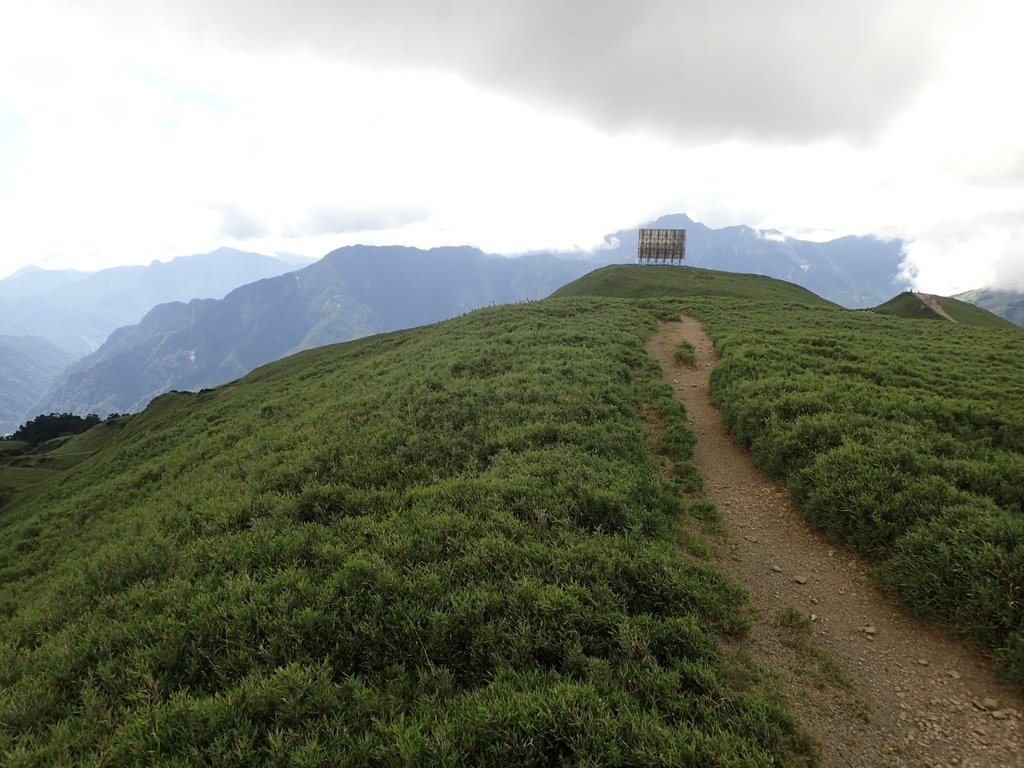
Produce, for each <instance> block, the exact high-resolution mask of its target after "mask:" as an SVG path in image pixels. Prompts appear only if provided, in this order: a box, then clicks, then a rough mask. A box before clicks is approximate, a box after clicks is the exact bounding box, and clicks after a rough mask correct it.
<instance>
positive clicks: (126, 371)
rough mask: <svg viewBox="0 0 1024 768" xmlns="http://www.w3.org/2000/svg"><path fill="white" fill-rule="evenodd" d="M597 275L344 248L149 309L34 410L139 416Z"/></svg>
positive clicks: (466, 256)
mask: <svg viewBox="0 0 1024 768" xmlns="http://www.w3.org/2000/svg"><path fill="white" fill-rule="evenodd" d="M592 267H593V265H592V264H591V263H589V262H584V261H578V260H577V261H567V260H565V259H559V258H556V257H554V256H550V255H535V256H525V257H521V258H515V259H510V258H504V257H501V256H489V255H487V254H484V253H482V252H481V251H478V250H476V249H474V248H468V247H458V248H436V249H433V250H430V251H422V250H419V249H415V248H402V247H369V246H353V247H348V248H341V249H339V250H337V251H334V252H332V253H330V254H328V255H327V256H325V257H324V258H323V259H322V260H320V261H318V262H316V263H315V264H312V265H310V266H308V267H306V268H305V269H301V270H298V271H295V272H292V273H289V274H286V275H281V276H279V277H275V278H269V279H266V280H261V281H258V282H255V283H251V284H249V285H245V286H242V287H241V288H238V289H236V290H234V291H232V292H231V293H229V294H228V295H227V296H226V297H224V299H222V300H219V301H218V300H212V299H206V300H193V301H191V302H189V303H187V304H185V303H180V302H174V303H168V304H162V305H160V306H158V307H156V308H154V309H153V310H152V311H151V312H149V313H148V314H147V315H146V316H145V317H144V318H143V319H142V321H141V322H140V323H138V324H137V325H133V326H128V327H125V328H120V329H118V330H117V331H116V332H114V333H113V334H111V336H110V338H109V339H107V341H106V342H105V343H104V344H103V345H102V346H101V347H100V348H99V349H98V350H96V352H94V353H92V354H90V355H88V356H87V357H85V358H83V359H82V360H79V361H78V362H77V363H76V364H75V365H73V366H71V367H70V368H69V369H68V370H67V371H66V372H65V374H64V376H63V377H61V378H60V379H59V380H58V381H57V382H56V383H55V384H54V385H53V386H52V387H51V388H50V390H49V391H48V392H47V393H46V395H45V396H44V397H43V398H42V399H41V400H40V401H39V402H38V403H36V405H35V406H34V408H33V409H32V410H33V411H34V412H35V413H48V412H51V411H53V412H64V411H69V412H73V413H79V412H91V413H98V414H99V415H101V416H104V415H106V414H107V413H110V412H112V411H115V412H125V411H137V410H140V409H142V408H143V407H145V405H146V404H147V403H148V402H149V400H150V399H152V398H153V397H154V396H156V395H158V394H160V393H162V392H166V391H168V390H171V389H178V390H183V389H184V390H189V389H200V388H203V387H212V386H215V385H217V384H222V383H224V382H226V381H230V380H232V379H235V378H237V377H239V376H242V375H243V374H245V373H248V372H249V371H251V370H252V369H253V368H255V367H257V366H259V365H262V364H264V363H267V362H270V361H272V360H277V359H278V358H281V357H284V356H285V355H288V354H291V353H293V352H298V351H300V350H302V349H308V348H310V347H315V346H320V345H323V344H327V343H330V342H337V341H346V340H349V339H354V338H358V337H360V336H367V335H370V334H373V333H379V332H382V331H391V330H396V329H399V328H408V327H412V326H417V325H424V324H427V323H432V322H436V321H438V320H442V319H446V318H449V317H452V316H454V315H458V314H461V313H463V312H467V311H469V310H471V309H476V308H479V307H482V306H486V305H488V304H504V303H511V302H518V301H526V300H530V299H538V298H542V297H544V296H547V295H548V294H550V293H551V292H552V291H554V290H555V289H556V288H558V287H559V286H561V285H564V284H565V283H567V282H569V281H571V280H574V279H576V278H577V277H579V276H581V275H583V274H585V273H586V272H588V271H590V270H591V269H592Z"/></svg>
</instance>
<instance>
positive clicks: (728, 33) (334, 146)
mask: <svg viewBox="0 0 1024 768" xmlns="http://www.w3.org/2000/svg"><path fill="white" fill-rule="evenodd" d="M0 11H2V12H3V18H4V19H5V21H6V22H7V25H6V26H7V28H9V29H15V30H17V33H16V34H12V35H9V36H8V39H7V40H5V46H4V47H3V48H0V67H2V68H3V71H5V72H8V73H16V75H15V76H12V77H5V78H2V79H0V259H2V260H3V261H2V263H0V274H2V273H4V272H9V271H12V270H13V269H16V268H17V267H18V266H20V265H22V264H24V263H27V262H29V261H41V260H47V261H48V263H51V264H55V265H57V264H66V265H71V264H77V265H80V266H85V267H97V266H102V265H107V264H113V263H123V262H126V261H137V262H145V261H149V260H151V259H153V258H169V257H171V256H174V255H177V254H180V253H192V252H199V251H202V250H208V249H212V248H214V247H217V246H219V245H224V244H231V243H232V242H234V241H237V240H242V239H244V240H245V242H244V247H246V248H247V249H252V250H263V251H266V252H270V251H275V250H284V251H291V252H300V253H304V254H306V255H311V256H319V255H321V254H323V253H325V252H326V251H328V250H331V249H333V248H335V247H338V246H340V245H344V244H346V243H348V242H355V241H362V242H371V243H374V242H376V243H387V242H394V243H401V244H409V245H419V246H432V245H442V244H459V243H469V244H474V245H478V246H480V247H482V248H484V249H486V250H490V251H496V252H514V251H522V250H529V249H541V248H559V249H565V248H572V247H575V246H578V247H591V246H593V245H595V244H596V243H598V242H600V241H601V238H602V236H603V235H604V234H606V233H608V232H611V231H615V230H617V229H622V228H628V227H630V226H633V225H635V224H637V223H640V222H641V221H644V220H648V219H651V218H654V217H656V216H658V215H660V214H664V213H670V212H686V213H689V214H690V215H691V216H693V217H694V218H696V219H698V220H702V221H704V222H705V223H708V224H709V225H712V226H725V225H731V224H737V223H745V224H750V225H752V226H755V227H761V228H766V229H767V228H774V229H778V230H779V231H780V232H781V233H782V234H784V235H794V236H805V237H806V236H813V237H815V238H818V239H820V238H824V237H827V236H829V235H840V234H847V233H857V234H866V233H876V234H879V235H883V236H898V237H904V238H907V239H909V240H912V241H913V243H912V245H911V246H910V247H909V249H908V268H913V269H914V270H915V272H916V274H917V280H918V283H919V285H920V286H921V287H922V288H923V289H925V290H930V291H934V292H939V293H941V292H951V290H952V289H953V288H954V287H956V288H959V287H961V286H962V287H973V286H974V285H976V284H978V281H980V280H982V279H985V280H1003V279H1010V278H1011V277H1014V276H1015V275H1018V274H1020V272H1021V271H1024V269H1022V268H1021V267H1020V264H1021V256H1022V254H1021V250H1020V242H1021V238H1022V236H1024V231H1022V220H1024V216H1022V212H1024V152H1022V150H1021V148H1020V141H1019V137H1020V136H1021V135H1024V117H1022V107H1021V105H1020V102H1019V100H1018V99H1017V97H1016V88H1015V79H1016V73H1018V72H1020V71H1022V70H1024V56H1022V53H1021V46H1019V45H1018V44H1017V40H1016V39H1015V38H1016V35H1017V34H1018V32H1019V30H1020V29H1022V28H1024V10H1022V8H1018V7H1017V4H1016V3H1014V2H1009V0H977V2H972V3H970V4H967V3H958V2H953V1H952V0H947V1H940V2H928V3H925V2H924V1H923V0H901V1H900V2H892V1H891V0H884V2H883V0H864V1H863V2H860V3H852V2H846V1H845V0H817V1H816V2H811V1H810V0H800V1H798V2H793V1H792V0H786V1H785V2H783V0H772V1H770V2H768V1H766V2H763V3H753V2H743V1H742V0H722V1H721V2H718V3H707V2H700V3H698V2H696V0H674V1H673V2H669V0H637V1H634V2H610V3H604V4H601V5H594V4H593V3H589V2H588V3H584V2H582V0H567V1H566V2H562V3H556V4H551V3H541V2H540V0H506V1H503V2H500V3H499V2H490V3H488V2H483V1H481V2H479V3H465V2H457V1H456V0H429V1H428V0H422V1H421V2H416V3H413V2H411V0H405V1H402V0H379V2H376V3H373V4H367V3H355V2H344V1H341V0H339V1H337V2H326V0H303V1H301V2H300V1H298V0H295V1H293V2H289V3H284V2H283V1H282V0H261V2H258V3H253V2H246V3H244V4H243V3H241V2H237V1H236V0H220V1H219V2H216V3H209V2H203V3H199V2H197V0H175V1H174V2H171V0H132V2H127V0H124V1H123V2H122V1H119V0H75V2H74V3H71V2H70V0H63V1H61V0H37V2H33V3H31V4H29V3H15V2H13V0H0ZM1014 279H1016V278H1015V277H1014Z"/></svg>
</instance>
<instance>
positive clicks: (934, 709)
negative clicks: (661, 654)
mask: <svg viewBox="0 0 1024 768" xmlns="http://www.w3.org/2000/svg"><path fill="white" fill-rule="evenodd" d="M684 340H685V341H688V342H690V343H691V344H692V345H693V346H694V349H695V353H696V354H695V364H694V365H683V364H680V363H678V362H677V361H675V360H674V359H673V357H672V353H673V351H674V350H675V349H676V348H677V347H678V346H679V344H680V342H682V341H684ZM648 351H649V352H650V353H651V354H652V355H653V356H654V357H655V358H656V359H657V360H658V361H659V362H660V363H661V366H662V370H663V371H664V374H665V378H666V380H667V381H669V382H670V383H671V384H672V386H673V389H674V390H675V394H676V397H677V398H679V399H680V400H681V401H682V402H683V403H684V404H685V406H686V409H687V413H688V420H689V422H690V427H691V429H693V431H694V432H695V433H696V435H697V445H696V448H695V457H694V460H695V462H696V463H697V465H698V467H699V468H700V470H701V472H702V474H703V476H704V481H705V491H706V493H707V495H708V496H709V497H710V498H711V499H712V500H713V501H714V502H715V503H716V504H717V506H718V508H719V509H720V511H721V513H722V517H723V522H724V525H725V528H726V529H727V534H726V536H725V538H724V541H723V543H722V544H720V545H719V551H720V558H719V559H720V564H721V565H722V567H723V568H725V569H726V570H727V571H728V572H730V573H731V574H732V575H733V577H734V578H736V579H737V580H739V581H741V582H743V583H744V584H746V585H747V587H748V588H749V589H750V592H751V596H752V599H753V603H754V606H755V611H756V615H757V620H756V623H755V627H754V629H753V631H752V632H751V635H750V637H749V638H748V639H747V640H745V641H743V643H742V647H744V648H745V649H746V650H747V651H748V652H749V653H750V654H751V656H753V657H754V658H755V660H757V661H758V662H760V663H761V664H762V665H764V666H766V667H768V668H770V669H773V670H775V671H777V672H778V673H779V674H780V675H781V677H782V678H783V680H784V681H785V687H786V688H787V692H788V695H789V697H790V700H791V704H792V706H793V707H794V709H795V710H796V711H797V713H798V714H799V716H800V718H801V719H802V720H803V722H804V724H805V725H806V726H807V728H808V729H809V730H810V731H811V732H812V733H813V734H814V736H815V738H816V739H817V740H818V743H819V746H820V749H821V753H822V764H823V765H824V766H829V768H831V767H832V766H837V768H867V767H868V766H872V767H874V766H911V767H913V768H921V767H924V766H934V767H937V766H943V767H945V766H950V767H952V766H955V767H956V768H969V767H974V766H985V767H990V766H1000V767H1001V768H1002V767H1006V768H1017V767H1024V725H1022V716H1024V700H1022V697H1021V696H1020V695H1018V694H1017V693H1016V692H1015V690H1014V689H1013V688H1011V687H1009V686H1005V685H1001V684H999V683H998V682H997V681H996V679H995V677H994V675H993V673H992V671H991V669H990V667H989V666H988V665H987V664H986V663H985V662H984V660H983V659H981V657H980V656H978V655H977V654H975V653H974V652H972V651H970V650H969V649H967V648H965V647H963V646H961V645H958V644H957V643H954V642H952V641H951V640H949V639H947V638H945V637H943V636H942V635H941V634H940V633H938V632H937V631H935V630H934V629H932V628H929V627H926V626H923V625H922V624H920V623H919V622H916V621H914V620H912V619H910V618H908V617H906V616H905V615H904V614H902V613H901V612H900V610H899V609H898V608H897V607H896V606H895V604H894V603H893V602H891V601H890V600H888V599H887V598H885V597H883V596H882V595H881V593H880V592H879V591H878V590H877V589H876V588H875V587H874V586H873V583H872V579H871V575H870V573H869V571H868V568H867V566H866V565H865V564H864V563H862V562H861V561H860V560H858V559H857V558H856V557H854V556H853V555H852V554H850V553H849V552H847V551H846V550H844V549H842V548H841V547H840V546H838V545H836V544H830V543H829V542H828V541H827V540H826V539H825V538H824V537H823V536H821V535H819V534H816V533H814V532H813V531H812V530H811V529H810V527H809V525H808V524H807V523H806V522H805V520H804V519H803V517H802V516H801V515H800V513H799V512H798V511H797V510H796V509H795V507H794V506H793V503H792V500H791V498H790V496H789V493H788V492H787V491H786V490H785V489H784V488H783V487H781V486H779V485H778V484H776V483H775V482H774V481H772V480H770V479H769V478H768V477H767V476H766V475H765V474H764V473H763V472H761V471H760V470H759V469H758V468H757V467H755V466H754V464H753V462H752V460H751V459H750V456H749V455H748V454H747V452H746V451H745V450H744V449H743V448H742V447H740V446H739V445H738V444H737V443H735V442H734V441H733V440H732V438H731V437H730V436H729V433H728V432H727V431H726V428H725V424H724V421H723V419H722V416H721V413H720V412H719V411H718V409H717V408H715V406H713V405H712V403H711V400H710V396H709V379H710V375H711V370H712V368H713V367H714V366H715V364H716V363H717V362H718V356H717V353H716V352H715V351H714V347H713V346H712V344H711V340H710V339H709V338H708V336H707V335H706V333H705V332H704V329H703V327H702V326H701V325H700V323H698V322H697V321H696V320H694V319H692V318H683V320H682V321H680V322H673V323H663V324H662V325H661V328H660V330H659V332H658V333H657V334H656V335H655V336H654V337H653V338H652V339H651V341H650V342H649V343H648ZM793 609H797V610H798V611H800V613H802V614H803V615H804V616H805V617H812V618H813V624H812V623H811V622H810V621H808V619H807V618H803V619H802V620H801V619H800V617H799V616H797V615H796V613H795V611H793ZM794 616H796V619H797V620H794ZM811 626H813V630H810V629H809V628H810V627H811ZM801 627H803V629H801Z"/></svg>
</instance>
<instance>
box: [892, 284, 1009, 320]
mask: <svg viewBox="0 0 1024 768" xmlns="http://www.w3.org/2000/svg"><path fill="white" fill-rule="evenodd" d="M935 301H936V302H938V304H939V306H940V307H942V309H943V311H945V312H946V314H947V315H949V316H950V317H951V318H953V320H955V321H956V322H957V323H960V324H962V325H970V326H974V327H976V328H1001V329H1003V330H1010V329H1013V330H1018V328H1017V326H1016V325H1014V324H1013V323H1011V322H1010V321H1009V320H1007V319H1006V318H1003V317H1000V316H999V315H996V314H993V313H992V312H989V311H988V310H986V309H982V308H981V307H976V306H974V305H973V304H968V303H967V302H964V301H959V300H958V299H953V298H950V297H948V296H936V297H935ZM872 311H873V312H876V313H878V314H880V315H894V316H896V317H905V318H911V319H920V320H940V321H944V322H948V321H947V320H946V318H944V317H942V316H941V315H939V314H938V313H936V312H935V310H933V309H932V308H931V307H929V306H928V305H927V304H925V303H924V301H922V300H921V298H920V297H919V296H917V295H915V294H914V293H911V292H910V291H905V292H904V293H901V294H899V295H897V296H894V297H893V298H891V299H889V301H887V302H885V303H884V304H880V305H879V306H877V307H875V308H874V309H873V310H872Z"/></svg>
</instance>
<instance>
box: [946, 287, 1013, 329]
mask: <svg viewBox="0 0 1024 768" xmlns="http://www.w3.org/2000/svg"><path fill="white" fill-rule="evenodd" d="M953 298H954V299H959V300H960V301H967V302H970V303H971V304H974V305H975V306H978V307H981V308H982V309H987V310H988V311H989V312H993V313H995V314H997V315H999V316H1000V317H1005V318H1006V319H1007V320H1009V321H1010V322H1011V323H1014V324H1015V325H1019V326H1021V327H1022V328H1024V293H1022V292H1021V291H998V290H993V289H991V288H978V289H976V290H973V291H965V292H964V293H958V294H957V295H956V296H954V297H953Z"/></svg>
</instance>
